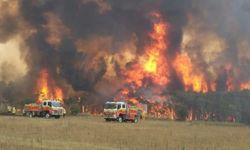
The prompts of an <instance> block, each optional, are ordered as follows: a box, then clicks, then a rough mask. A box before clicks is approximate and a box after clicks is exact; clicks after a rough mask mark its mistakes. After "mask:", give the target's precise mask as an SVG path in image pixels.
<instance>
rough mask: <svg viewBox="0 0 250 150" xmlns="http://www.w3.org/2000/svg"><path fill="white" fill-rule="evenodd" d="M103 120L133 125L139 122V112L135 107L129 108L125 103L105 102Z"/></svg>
mask: <svg viewBox="0 0 250 150" xmlns="http://www.w3.org/2000/svg"><path fill="white" fill-rule="evenodd" d="M104 119H105V120H106V121H112V120H113V121H118V122H126V121H131V122H134V123H137V122H139V120H140V112H139V111H138V108H137V107H135V106H129V105H128V104H127V103H126V102H121V101H120V102H110V101H108V102H106V103H105V106H104Z"/></svg>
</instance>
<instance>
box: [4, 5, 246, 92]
mask: <svg viewBox="0 0 250 150" xmlns="http://www.w3.org/2000/svg"><path fill="white" fill-rule="evenodd" d="M249 6H250V3H249V2H248V1H246V0H239V1H235V0H210V1H199V0H186V1H182V0H175V1H172V0H155V1H151V0H136V1H135V0H126V1H118V0H107V1H103V0H70V1H68V0H53V1H50V0H37V1H33V0H22V1H18V0H11V1H0V10H1V13H0V80H1V81H6V82H10V81H17V80H19V79H20V78H21V77H23V78H25V79H27V78H28V79H30V80H29V81H28V83H27V84H26V85H28V86H30V87H29V88H28V89H33V88H34V87H35V83H36V80H37V77H38V74H39V72H40V71H41V70H42V69H44V68H46V69H48V72H49V74H50V76H52V78H53V79H54V80H55V82H56V84H57V85H60V86H62V87H63V88H64V90H65V91H67V90H73V91H87V92H90V93H91V92H93V93H96V92H97V93H101V95H106V96H108V95H112V94H113V93H115V91H116V90H117V89H119V88H121V87H122V84H123V81H124V77H123V76H122V74H121V72H122V70H126V69H128V66H129V64H133V63H135V62H136V61H138V60H137V59H138V56H140V55H142V54H143V53H144V48H145V45H147V44H148V43H150V42H152V41H151V40H150V37H149V35H148V33H149V32H151V31H152V28H153V24H152V21H151V20H152V18H150V15H149V14H150V13H152V12H159V13H160V14H161V15H162V16H163V19H164V21H166V22H168V24H169V25H170V28H169V30H170V31H169V35H168V38H166V42H167V43H169V48H168V50H167V51H166V54H165V55H166V58H167V61H168V63H169V64H172V61H173V60H174V59H175V57H176V55H177V54H178V53H184V52H185V53H187V54H188V55H189V56H190V57H191V59H192V62H193V63H194V64H195V66H197V69H198V70H200V71H201V72H204V74H205V78H206V79H207V80H208V81H210V80H211V81H213V80H216V81H218V84H222V85H217V86H218V87H224V85H225V84H226V80H225V78H227V76H229V75H228V74H227V73H225V72H226V71H221V69H222V68H224V67H225V66H226V65H228V64H230V65H232V66H233V67H232V73H230V75H232V76H233V77H234V78H236V79H235V80H237V82H241V80H242V82H246V81H248V80H250V71H248V68H249V64H250V51H249V48H250V45H249V43H250V37H249V36H250V28H249V26H250V20H249V19H248V18H249V16H250V11H249V10H250V9H249V8H250V7H249ZM6 49H8V50H6ZM8 68H12V69H11V70H10V69H8ZM170 70H171V83H170V85H169V87H168V88H169V89H172V90H174V89H178V88H182V89H183V87H182V85H181V81H180V79H179V78H178V77H177V75H176V73H175V71H174V70H175V68H174V67H173V66H171V65H170ZM222 70H223V69H222ZM25 81H27V80H25ZM235 82H236V81H235ZM110 85H114V87H112V88H111V89H110V91H109V90H107V88H108V87H109V86H110ZM69 87H70V88H69ZM103 91H105V92H103ZM107 93H108V94H107Z"/></svg>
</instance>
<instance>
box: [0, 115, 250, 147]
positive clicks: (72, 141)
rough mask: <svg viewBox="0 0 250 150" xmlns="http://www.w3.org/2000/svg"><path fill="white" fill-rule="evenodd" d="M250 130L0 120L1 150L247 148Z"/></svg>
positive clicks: (230, 126)
mask: <svg viewBox="0 0 250 150" xmlns="http://www.w3.org/2000/svg"><path fill="white" fill-rule="evenodd" d="M249 148H250V128H249V127H248V126H244V125H240V124H232V123H212V122H174V121H161V120H143V121H141V122H140V123H138V124H134V123H116V122H105V121H104V120H103V118H101V117H66V118H63V119H43V118H26V117H14V116H0V150H27V149H29V150H30V149H31V150H33V149H34V150H47V149H48V150H95V149H100V150H113V149H114V150H116V149H118V150H147V149H148V150H152V149H158V150H249Z"/></svg>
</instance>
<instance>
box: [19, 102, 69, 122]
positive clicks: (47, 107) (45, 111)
mask: <svg viewBox="0 0 250 150" xmlns="http://www.w3.org/2000/svg"><path fill="white" fill-rule="evenodd" d="M23 115H24V116H29V117H30V118H32V117H35V116H37V117H45V118H50V117H55V118H60V117H62V116H65V115H66V110H65V109H64V108H63V106H62V103H61V102H60V101H57V100H44V101H42V102H41V103H31V104H25V105H24V109H23Z"/></svg>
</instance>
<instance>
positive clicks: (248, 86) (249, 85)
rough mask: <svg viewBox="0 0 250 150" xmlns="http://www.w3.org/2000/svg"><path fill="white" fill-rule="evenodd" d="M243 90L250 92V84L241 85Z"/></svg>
mask: <svg viewBox="0 0 250 150" xmlns="http://www.w3.org/2000/svg"><path fill="white" fill-rule="evenodd" d="M240 89H241V90H250V83H242V84H241V85H240Z"/></svg>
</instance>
